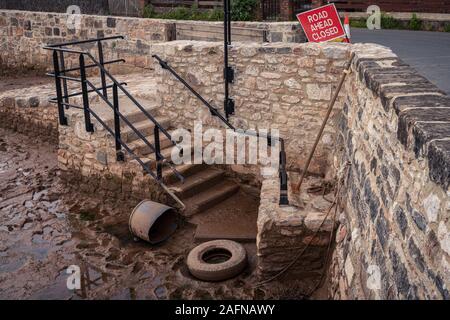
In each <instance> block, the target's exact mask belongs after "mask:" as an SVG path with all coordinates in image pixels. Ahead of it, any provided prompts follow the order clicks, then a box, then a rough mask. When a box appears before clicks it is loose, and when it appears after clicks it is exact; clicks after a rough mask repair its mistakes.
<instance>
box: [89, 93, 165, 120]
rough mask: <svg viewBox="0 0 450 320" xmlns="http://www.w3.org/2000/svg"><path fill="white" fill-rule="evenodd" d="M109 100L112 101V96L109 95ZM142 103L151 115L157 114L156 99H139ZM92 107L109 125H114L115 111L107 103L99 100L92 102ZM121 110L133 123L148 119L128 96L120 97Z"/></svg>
mask: <svg viewBox="0 0 450 320" xmlns="http://www.w3.org/2000/svg"><path fill="white" fill-rule="evenodd" d="M109 98H110V99H109V101H110V102H111V103H112V97H111V96H110V97H109ZM137 100H138V102H139V103H140V104H141V105H142V107H143V108H144V110H146V111H147V112H148V113H150V114H151V115H154V114H156V113H155V110H157V108H158V105H157V104H156V102H155V101H152V100H145V99H137ZM90 108H91V109H92V110H93V111H94V112H95V113H96V114H97V115H98V116H99V117H100V119H102V120H103V121H104V122H105V123H106V124H107V125H108V126H109V127H113V126H114V111H113V109H112V108H111V107H110V106H108V105H107V104H106V102H104V101H103V100H101V99H100V100H99V101H98V102H93V103H91V104H90ZM119 111H120V113H121V114H123V115H124V116H125V117H126V118H127V119H128V120H129V121H130V122H131V123H135V122H140V121H143V120H145V119H148V118H147V116H146V115H145V114H144V113H143V112H142V111H141V110H140V109H139V108H138V107H137V106H136V105H135V104H134V103H133V102H132V101H131V100H130V99H129V98H128V97H125V96H121V97H120V98H119ZM149 121H150V120H149Z"/></svg>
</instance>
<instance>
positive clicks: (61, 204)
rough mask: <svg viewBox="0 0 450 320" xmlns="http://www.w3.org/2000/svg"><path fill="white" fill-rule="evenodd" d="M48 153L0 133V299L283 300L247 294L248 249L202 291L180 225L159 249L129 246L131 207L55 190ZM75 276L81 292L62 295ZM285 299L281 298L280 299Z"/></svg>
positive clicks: (59, 186) (188, 231) (272, 293)
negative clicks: (77, 272)
mask: <svg viewBox="0 0 450 320" xmlns="http://www.w3.org/2000/svg"><path fill="white" fill-rule="evenodd" d="M59 175H60V172H59V170H58V168H57V161H56V147H55V146H54V145H51V144H47V143H43V142H40V141H37V140H36V139H33V138H30V137H27V136H24V135H21V134H18V133H14V132H11V131H6V130H3V129H0V299H268V298H279V297H282V296H280V292H281V295H284V294H288V295H289V296H288V298H289V297H292V298H300V297H301V296H296V297H294V296H295V295H298V292H297V291H295V290H294V291H293V292H292V293H287V292H288V291H286V290H284V289H283V290H281V291H280V290H277V289H276V287H275V285H272V284H270V285H268V286H266V287H255V284H256V282H257V279H256V275H255V265H256V257H255V256H256V255H255V250H256V249H255V244H254V243H248V244H245V246H246V249H247V251H248V253H249V267H248V268H247V269H246V270H245V271H244V272H243V273H242V274H241V275H240V276H238V277H237V278H234V279H231V280H228V281H225V282H219V283H207V282H201V281H197V280H195V279H194V278H192V277H191V276H190V275H189V272H188V271H187V268H186V266H185V259H186V256H187V254H188V253H189V251H190V250H191V249H192V248H193V247H194V246H195V245H197V244H198V243H196V242H195V240H194V234H195V226H194V225H192V224H189V223H187V222H185V223H183V224H182V225H181V226H180V228H179V229H178V231H177V232H176V234H175V235H174V236H173V237H172V238H170V239H169V240H168V241H166V242H165V243H163V244H161V245H159V246H156V247H155V246H153V247H152V246H150V245H149V244H147V243H145V242H143V241H135V239H133V237H132V235H131V234H130V232H129V230H128V216H129V213H130V212H131V210H132V208H133V207H134V206H135V205H136V204H137V203H135V202H132V201H130V202H127V201H118V200H116V199H103V198H96V197H95V195H92V194H91V195H86V194H82V193H80V192H78V191H77V188H70V186H67V185H65V184H63V183H62V182H61V179H60V178H59ZM71 265H75V266H79V267H80V269H81V289H78V290H69V289H68V288H67V280H68V277H69V275H68V274H67V268H68V267H69V266H71ZM285 298H286V296H285Z"/></svg>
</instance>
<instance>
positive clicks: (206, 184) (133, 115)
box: [103, 99, 239, 216]
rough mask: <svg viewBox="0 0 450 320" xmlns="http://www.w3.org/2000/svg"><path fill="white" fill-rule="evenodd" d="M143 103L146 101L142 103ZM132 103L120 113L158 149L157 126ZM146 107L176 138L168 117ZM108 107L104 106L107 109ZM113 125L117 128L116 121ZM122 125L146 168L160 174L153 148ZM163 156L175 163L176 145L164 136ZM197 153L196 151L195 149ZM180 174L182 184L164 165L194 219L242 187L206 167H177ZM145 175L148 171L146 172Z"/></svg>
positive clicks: (187, 213) (165, 178) (123, 104)
mask: <svg viewBox="0 0 450 320" xmlns="http://www.w3.org/2000/svg"><path fill="white" fill-rule="evenodd" d="M139 101H142V99H139ZM130 102H131V101H129V102H127V101H122V99H121V100H120V102H119V104H120V108H121V109H120V110H121V112H123V113H124V114H126V117H127V119H128V120H129V121H130V122H131V123H132V124H133V125H134V126H135V128H136V129H137V130H138V131H139V132H140V133H141V134H142V135H144V136H145V138H146V139H147V140H148V142H149V143H151V144H152V145H153V146H154V145H155V140H154V124H153V122H152V121H151V120H149V119H148V118H147V117H146V116H145V115H144V114H143V113H142V111H140V110H139V109H138V108H137V107H136V106H134V105H132V104H130ZM142 104H143V106H146V105H151V107H150V108H148V109H146V110H147V111H149V113H150V114H151V115H152V116H154V117H155V119H156V121H158V123H159V124H160V125H161V126H162V127H163V128H164V129H166V130H167V131H168V132H169V134H172V132H173V130H171V121H170V119H169V118H166V117H158V116H157V110H156V107H155V105H154V103H152V102H151V101H147V100H143V101H142ZM103 107H104V106H103ZM108 121H110V125H112V124H113V119H110V120H108ZM121 123H122V131H121V136H122V139H123V141H124V142H126V143H127V144H128V146H129V147H130V149H131V150H132V151H133V152H134V153H135V154H136V155H137V156H138V157H139V158H140V160H141V161H142V162H143V163H144V164H146V165H147V166H148V167H149V169H150V170H153V172H154V173H155V174H156V155H155V153H154V152H153V150H151V148H150V147H149V146H148V145H147V144H146V143H145V142H144V141H143V140H142V139H140V138H139V137H138V135H137V134H136V133H135V132H134V130H132V129H131V128H130V127H128V126H126V125H124V123H123V121H121ZM160 146H161V155H162V156H163V157H164V158H165V159H166V161H168V162H172V150H173V144H172V142H171V141H170V140H169V139H168V138H167V137H166V136H165V135H164V134H163V133H160ZM192 152H193V148H192ZM126 158H127V159H128V161H131V162H135V163H137V160H134V159H131V158H130V157H129V156H127V157H126ZM176 169H177V171H178V172H179V173H180V174H181V175H182V176H183V177H184V178H185V180H184V182H183V183H182V182H181V181H180V180H179V179H178V177H177V176H176V175H175V173H174V172H173V170H172V169H171V168H170V167H169V166H168V165H167V163H163V181H164V183H166V184H167V186H168V187H169V188H170V189H171V190H172V191H173V192H174V193H175V194H176V195H177V196H178V197H179V198H180V199H182V201H183V202H184V203H185V205H186V211H185V212H184V213H183V214H184V215H185V216H192V215H194V214H197V213H200V212H202V211H205V210H208V209H210V208H212V207H214V206H216V205H217V204H219V203H221V202H223V201H224V200H226V199H228V198H229V197H231V196H233V195H234V194H235V193H236V192H238V190H239V185H238V184H236V183H234V182H233V181H231V180H227V179H225V172H224V171H223V170H219V169H217V168H213V167H211V166H208V165H205V164H181V165H177V166H176ZM142 170H143V171H144V173H145V170H144V169H142Z"/></svg>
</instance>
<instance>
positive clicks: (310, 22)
mask: <svg viewBox="0 0 450 320" xmlns="http://www.w3.org/2000/svg"><path fill="white" fill-rule="evenodd" d="M297 19H298V21H300V24H301V25H302V27H303V30H304V31H305V34H306V37H307V38H308V41H310V42H325V41H330V40H334V39H336V38H341V37H345V31H344V27H343V26H342V22H341V19H340V18H339V14H338V12H337V10H336V7H335V5H334V3H332V4H328V5H326V6H323V7H320V8H316V9H313V10H309V11H306V12H302V13H299V14H298V15H297Z"/></svg>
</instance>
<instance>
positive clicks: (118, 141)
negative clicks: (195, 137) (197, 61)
mask: <svg viewBox="0 0 450 320" xmlns="http://www.w3.org/2000/svg"><path fill="white" fill-rule="evenodd" d="M112 39H123V36H113V37H106V38H98V39H90V40H82V41H74V42H66V43H60V44H53V45H49V46H46V47H44V49H47V50H52V51H53V64H54V71H53V72H52V73H48V75H49V76H52V77H54V78H55V87H56V98H52V99H50V102H52V103H56V104H57V105H58V114H59V124H60V125H67V124H68V123H67V118H66V116H65V112H64V109H65V108H71V107H72V108H78V109H82V110H83V112H84V121H85V129H86V131H87V132H93V131H94V126H93V124H92V122H91V116H93V117H94V118H95V119H96V120H97V121H98V122H99V123H100V125H101V126H102V127H103V128H105V129H106V130H107V131H108V132H109V133H110V134H111V135H112V136H114V139H115V149H116V156H117V161H124V159H125V157H124V153H123V151H122V149H125V150H126V151H127V152H128V153H129V154H130V155H131V157H132V158H133V159H135V160H136V161H137V162H138V163H139V164H140V165H141V166H142V167H143V169H144V170H145V172H146V173H147V174H149V175H150V176H152V177H153V178H154V179H155V180H156V181H157V183H158V184H159V185H160V186H161V187H163V189H164V190H165V191H166V192H167V193H169V195H170V196H171V197H172V198H173V199H175V201H177V202H178V203H179V204H180V205H181V206H182V207H183V208H184V207H185V206H184V204H183V202H181V200H180V199H179V198H178V197H176V195H175V194H173V192H172V191H170V190H169V189H168V188H167V186H166V185H165V184H164V182H163V176H162V166H163V164H166V165H168V166H169V167H170V169H171V170H172V171H173V172H174V174H175V175H176V177H177V178H178V179H179V180H181V181H184V177H183V176H182V175H181V174H180V173H179V172H178V171H177V169H176V168H175V166H174V165H173V164H172V163H171V162H170V161H169V160H168V159H166V158H165V157H164V156H163V155H162V154H161V142H160V133H162V134H163V135H165V136H166V137H167V138H168V139H169V141H170V142H171V143H172V145H173V146H177V144H176V142H175V141H173V140H172V137H171V135H170V134H169V132H167V130H166V129H165V128H164V127H163V126H161V124H160V123H158V121H157V120H156V119H155V118H154V117H153V116H152V115H151V114H150V113H149V112H148V111H147V110H146V109H145V108H144V107H143V106H142V105H141V104H140V103H139V102H138V101H137V100H136V99H135V98H134V97H133V96H132V95H131V94H130V93H129V92H128V91H127V90H126V89H125V87H124V86H125V85H126V83H123V82H119V81H117V80H116V79H115V78H114V77H113V76H112V75H111V73H110V72H109V71H108V70H106V69H105V65H108V64H112V63H117V62H124V61H125V60H123V59H117V60H111V61H105V60H104V55H103V46H102V41H105V40H112ZM95 42H97V49H98V56H99V58H98V61H97V59H96V58H95V57H94V56H93V55H92V54H91V53H90V52H87V51H81V50H74V49H68V48H66V47H67V46H74V45H80V44H86V43H95ZM65 54H75V55H78V62H79V66H78V68H70V69H65V68H64V65H65V57H64V55H65ZM86 58H89V59H90V60H91V62H92V64H86ZM90 68H98V69H99V71H100V82H101V87H96V86H95V85H94V84H93V83H92V82H91V81H90V80H88V76H87V72H86V70H87V69H90ZM70 72H79V78H77V77H75V76H68V75H67V74H68V73H70ZM61 81H62V82H63V85H61ZM67 81H74V82H77V83H80V85H81V91H79V92H75V93H69V88H68V86H67ZM108 81H110V82H111V83H110V84H107V82H108ZM111 88H112V102H111V101H110V100H109V98H108V96H109V93H108V89H111ZM119 91H120V92H121V93H123V94H124V95H125V96H126V97H127V98H128V99H129V100H131V101H132V102H133V104H134V105H135V106H136V107H137V108H138V109H139V110H140V111H141V112H142V113H143V114H144V115H145V117H146V118H147V119H148V120H150V121H151V122H152V123H153V126H154V132H153V133H154V134H153V136H154V141H153V143H154V144H152V143H151V142H150V141H148V139H147V138H146V137H145V136H144V135H143V134H142V133H141V132H140V131H139V130H138V129H137V128H136V127H135V126H134V125H133V124H132V123H131V122H130V121H129V120H128V119H127V117H126V116H125V115H123V114H122V113H121V112H120V106H119ZM94 92H95V93H96V94H97V95H98V96H99V97H100V98H101V99H102V100H103V102H105V103H106V105H107V106H109V107H110V108H111V110H112V111H113V114H114V129H112V128H111V127H110V126H108V124H107V123H106V122H105V121H104V120H103V119H101V117H100V116H99V115H98V114H97V113H96V112H95V111H94V110H92V108H91V107H90V102H89V94H90V93H94ZM80 95H81V96H82V102H83V106H82V107H80V106H78V105H75V104H72V103H70V98H73V97H76V96H80ZM121 122H123V123H125V124H126V125H127V126H128V127H129V128H130V129H131V130H132V131H133V132H134V133H135V134H136V135H137V136H138V138H139V139H141V140H142V141H143V142H144V144H145V145H146V146H147V147H148V148H150V150H151V151H152V152H153V153H154V154H155V160H156V161H155V163H156V172H153V170H151V168H150V166H149V164H148V163H144V162H143V161H142V159H141V158H140V157H138V156H137V155H136V154H135V153H134V152H133V150H132V149H131V148H130V147H129V146H128V145H127V143H126V142H125V141H123V139H122V138H121Z"/></svg>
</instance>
